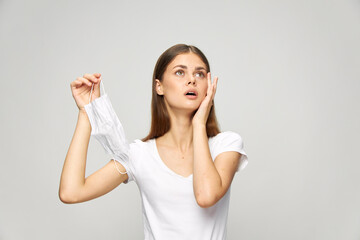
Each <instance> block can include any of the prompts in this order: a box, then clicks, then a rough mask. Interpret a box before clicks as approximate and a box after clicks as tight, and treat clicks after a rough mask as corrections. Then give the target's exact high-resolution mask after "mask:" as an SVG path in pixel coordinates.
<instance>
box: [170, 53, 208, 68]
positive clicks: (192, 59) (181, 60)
mask: <svg viewBox="0 0 360 240" xmlns="http://www.w3.org/2000/svg"><path fill="white" fill-rule="evenodd" d="M177 65H182V66H187V67H188V68H198V67H203V68H205V69H207V67H206V65H205V63H204V62H203V61H202V59H201V58H200V57H199V56H198V55H197V54H195V53H182V54H179V55H177V56H176V57H175V58H174V59H173V60H172V61H171V62H170V63H169V65H168V68H171V69H172V68H174V67H175V66H177Z"/></svg>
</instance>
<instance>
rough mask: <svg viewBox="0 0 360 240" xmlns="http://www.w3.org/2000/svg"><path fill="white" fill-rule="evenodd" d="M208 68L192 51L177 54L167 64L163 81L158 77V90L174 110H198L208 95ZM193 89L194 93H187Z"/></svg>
mask: <svg viewBox="0 0 360 240" xmlns="http://www.w3.org/2000/svg"><path fill="white" fill-rule="evenodd" d="M207 88H208V81H207V70H206V65H205V63H204V62H203V61H202V60H201V58H200V57H199V56H198V55H196V54H194V53H192V52H190V53H183V54H180V55H178V56H176V57H175V58H174V59H173V60H172V61H171V62H170V63H169V65H168V66H167V68H166V70H165V72H164V74H163V81H162V82H160V80H158V79H156V92H157V93H158V94H159V95H164V100H165V103H166V105H167V106H168V107H170V108H172V109H174V110H181V109H182V110H184V109H186V110H190V111H191V112H193V111H194V110H197V109H198V108H199V106H200V104H201V102H202V101H203V100H204V98H205V97H206V92H207ZM189 91H191V92H194V93H195V96H194V95H187V93H188V92H189Z"/></svg>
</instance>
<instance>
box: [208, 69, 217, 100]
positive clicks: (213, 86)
mask: <svg viewBox="0 0 360 240" xmlns="http://www.w3.org/2000/svg"><path fill="white" fill-rule="evenodd" d="M218 80H219V78H218V77H215V78H214V81H213V83H211V73H210V72H208V90H207V94H208V95H211V98H212V99H213V97H214V96H215V92H216V87H217V82H218Z"/></svg>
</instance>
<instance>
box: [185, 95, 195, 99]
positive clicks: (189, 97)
mask: <svg viewBox="0 0 360 240" xmlns="http://www.w3.org/2000/svg"><path fill="white" fill-rule="evenodd" d="M185 97H187V98H188V99H196V98H197V96H195V95H185Z"/></svg>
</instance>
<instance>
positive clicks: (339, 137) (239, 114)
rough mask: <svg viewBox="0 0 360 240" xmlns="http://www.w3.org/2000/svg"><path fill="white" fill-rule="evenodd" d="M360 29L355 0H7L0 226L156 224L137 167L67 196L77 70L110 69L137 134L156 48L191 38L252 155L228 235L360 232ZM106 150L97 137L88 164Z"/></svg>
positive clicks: (44, 235) (51, 230)
mask: <svg viewBox="0 0 360 240" xmlns="http://www.w3.org/2000/svg"><path fill="white" fill-rule="evenodd" d="M359 42H360V2H359V1H358V0H356V1H355V0H338V1H326V0H312V1H286V0H276V1H264V0H243V1H45V0H44V1H40V0H34V1H25V0H19V1H10V0H0V51H1V52H0V56H1V58H0V68H1V95H0V100H1V103H2V104H1V144H0V146H1V163H0V164H1V165H0V239H1V240H18V239H19V240H20V239H27V240H38V239H59V240H60V239H61V240H62V239H71V240H72V239H76V240H78V239H86V240H91V239H114V240H115V239H143V238H144V235H143V223H142V220H143V219H142V214H141V199H140V194H139V190H138V188H137V186H136V184H135V183H134V182H133V183H130V184H128V185H123V184H121V185H119V187H117V188H116V189H114V190H113V191H112V192H110V193H108V194H106V195H105V196H103V197H101V198H98V199H94V200H91V201H89V202H85V203H80V204H74V205H67V204H64V203H62V202H61V201H60V200H59V197H58V188H59V181H60V175H61V170H62V167H63V163H64V159H65V156H66V153H67V150H68V147H69V145H70V141H71V138H72V136H73V133H74V129H75V126H76V122H77V116H78V109H77V107H76V104H75V101H74V99H73V98H72V95H71V90H70V83H71V82H72V81H74V80H75V79H76V78H77V77H80V76H82V75H84V74H85V73H95V72H99V73H101V74H102V79H103V83H104V87H105V90H106V92H107V93H108V95H109V97H110V99H111V101H112V103H113V106H114V109H115V111H116V113H117V114H118V116H119V119H120V121H121V122H122V124H123V126H124V129H125V132H126V134H127V138H128V140H129V141H133V140H135V139H138V138H143V137H144V136H146V135H147V133H148V131H149V128H150V119H151V118H150V101H151V77H152V72H153V69H154V66H155V63H156V60H157V58H158V57H159V56H160V54H161V53H162V52H163V51H165V50H166V49H167V48H168V47H170V46H172V45H174V44H177V43H186V44H192V45H195V46H197V47H199V48H200V49H201V50H202V51H203V52H204V53H205V55H206V56H207V57H208V59H209V62H210V66H211V69H212V76H213V77H214V76H219V82H218V89H217V93H216V96H215V106H216V114H217V117H218V121H219V123H220V127H221V130H222V131H227V130H231V131H236V132H238V133H239V134H240V135H241V136H242V137H243V140H244V146H245V151H246V152H247V154H248V156H249V164H248V165H247V167H246V168H245V169H244V170H243V171H241V172H238V173H237V174H236V175H235V177H234V180H233V183H232V186H231V199H230V209H229V218H228V228H227V230H228V231H227V232H228V239H229V240H238V239H240V240H241V239H249V240H263V239H274V240H275V239H276V240H288V239H291V240H303V239H314V240H339V239H341V240H343V239H349V240H359V239H360V184H359V183H360V174H359V169H360V161H359V160H360V158H359V152H358V150H357V149H358V148H357V147H358V146H359V143H360V142H359V135H360V128H359V127H360V107H359V102H360V94H359V91H360V78H359V76H360V47H359ZM109 160H110V159H109V156H108V155H107V154H106V153H105V151H104V150H103V148H102V147H101V145H100V144H99V143H98V142H97V141H96V140H95V139H94V138H91V140H90V145H89V150H88V158H87V169H86V176H88V175H90V174H91V173H93V172H94V171H96V170H97V169H99V168H101V167H102V166H103V165H105V164H106V163H107V162H108V161H109ZM184 221H186V219H184Z"/></svg>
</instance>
